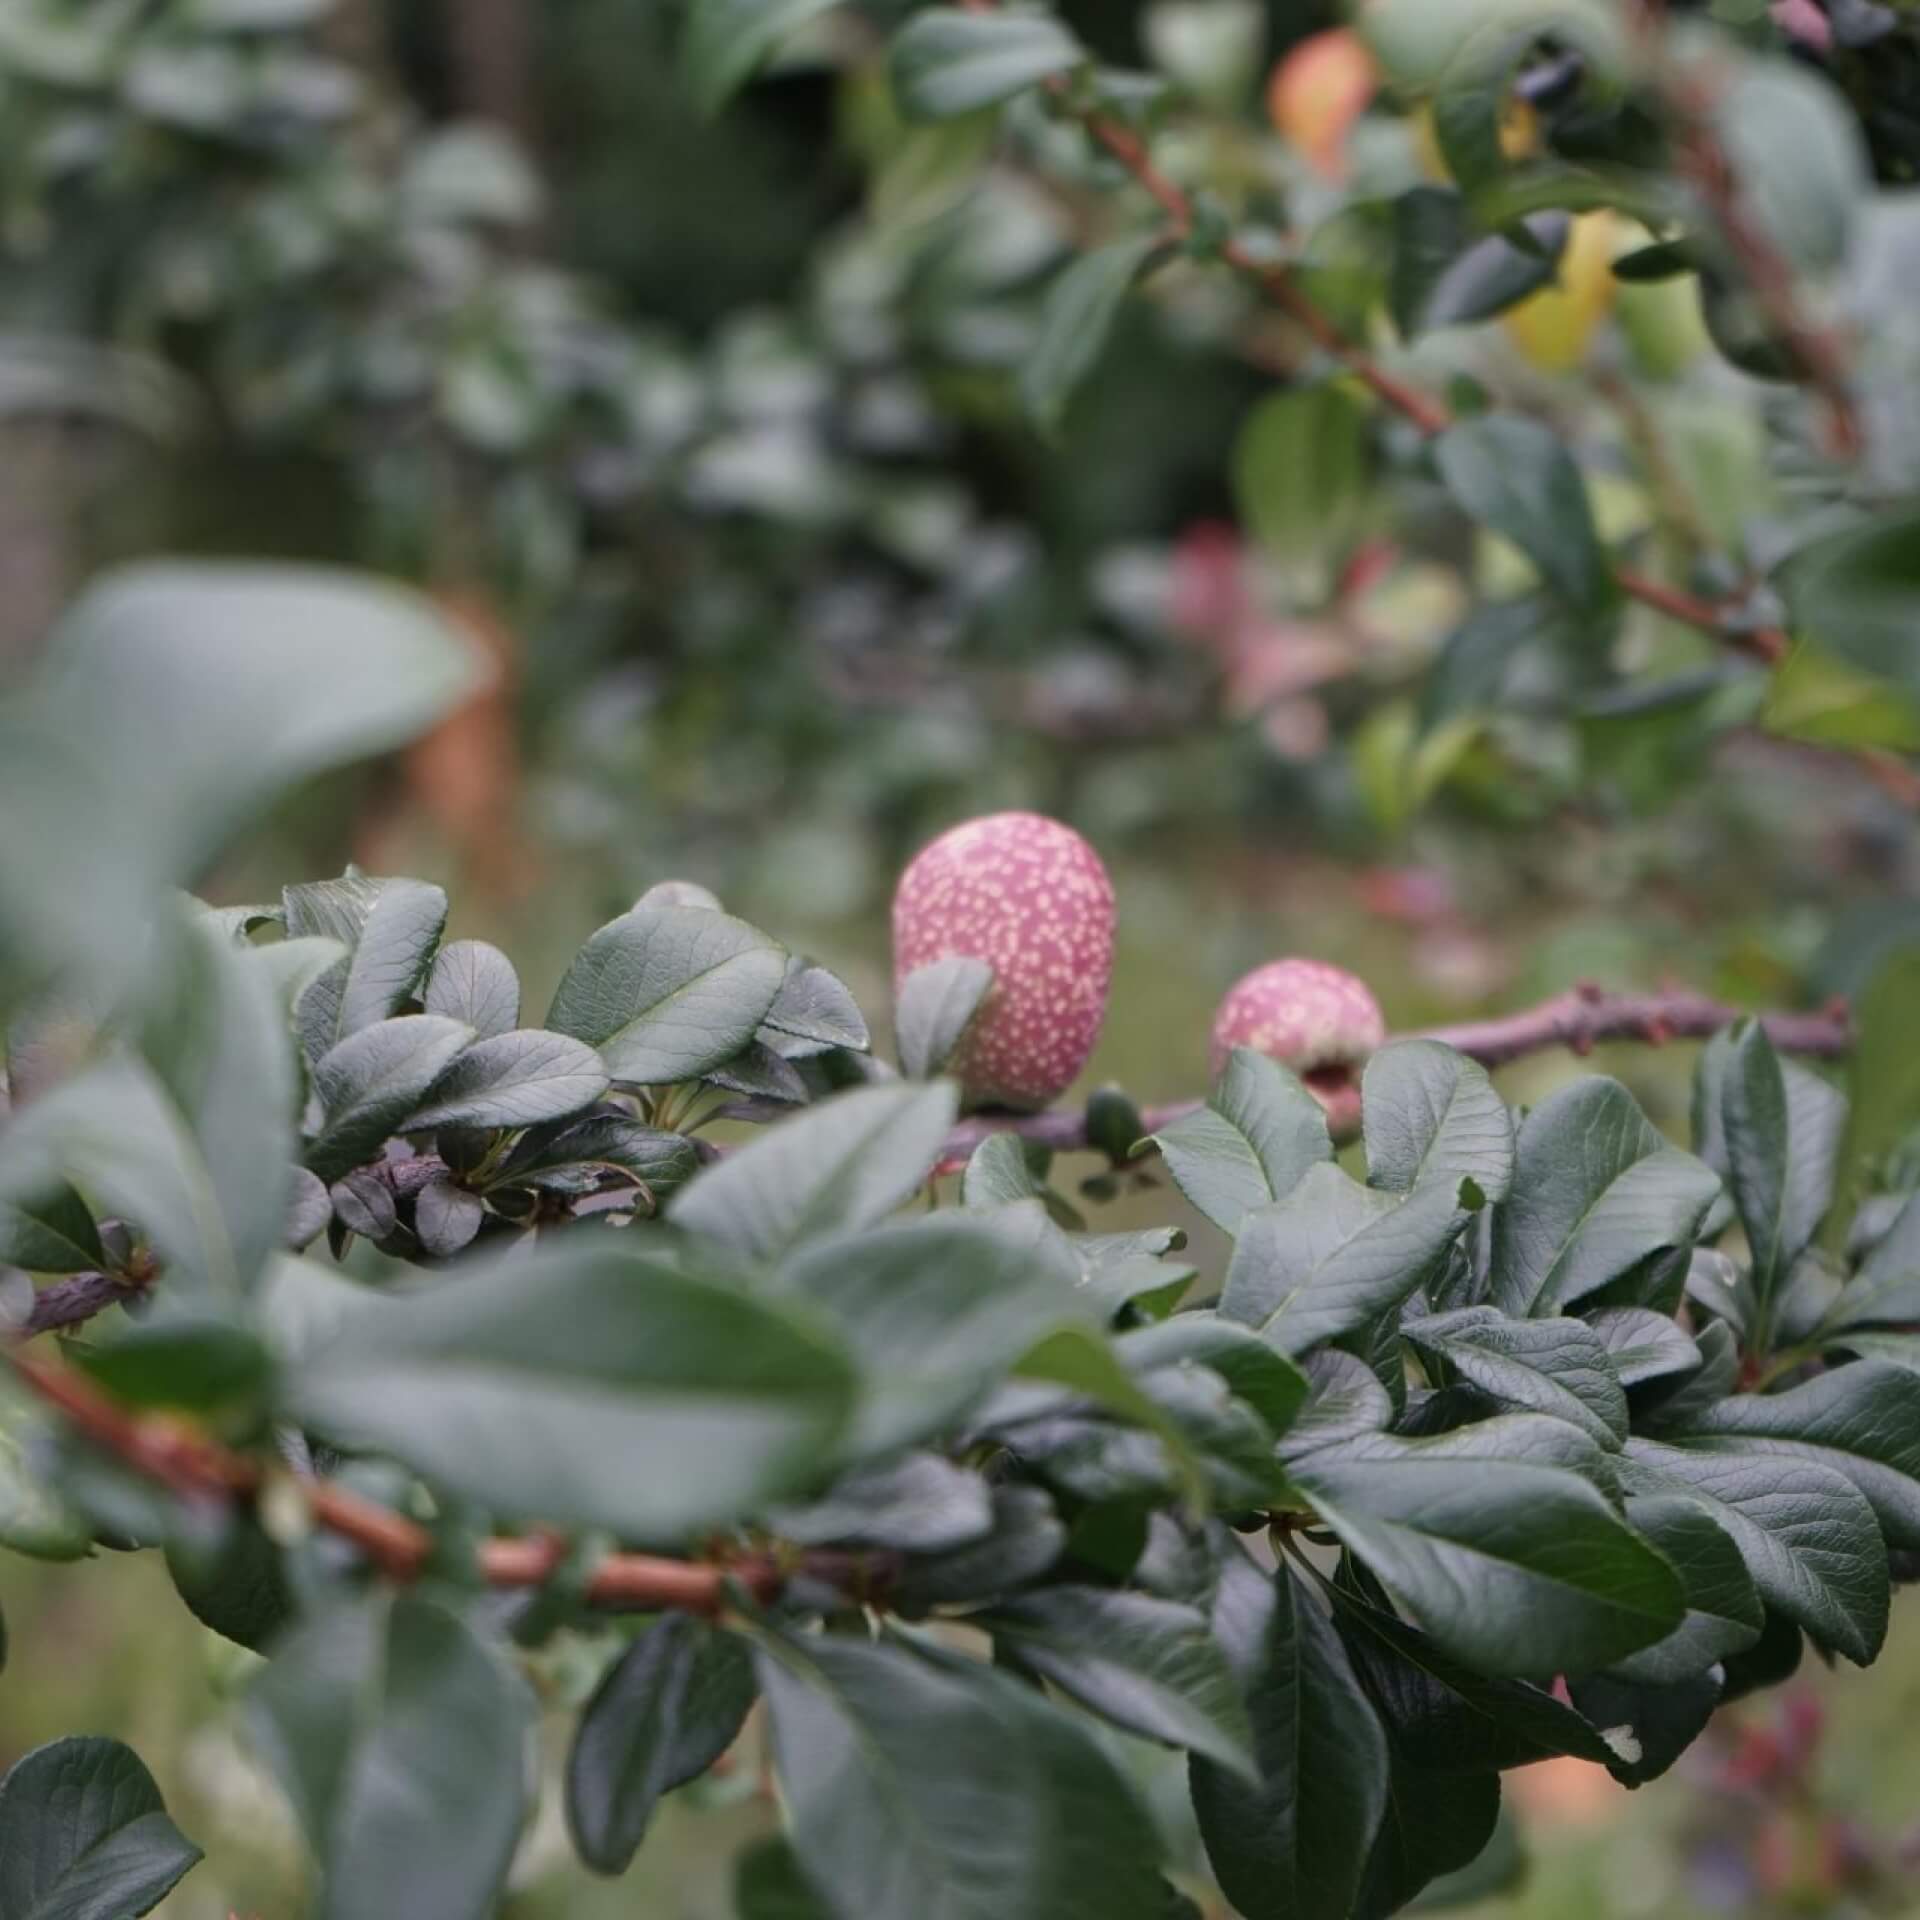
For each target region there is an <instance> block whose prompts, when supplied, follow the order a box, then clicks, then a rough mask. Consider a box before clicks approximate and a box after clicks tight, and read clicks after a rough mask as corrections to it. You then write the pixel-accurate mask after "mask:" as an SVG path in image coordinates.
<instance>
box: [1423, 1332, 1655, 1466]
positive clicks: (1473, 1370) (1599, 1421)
mask: <svg viewBox="0 0 1920 1920" xmlns="http://www.w3.org/2000/svg"><path fill="white" fill-rule="evenodd" d="M1400 1331H1401V1335H1402V1337H1403V1338H1404V1339H1405V1340H1406V1341H1407V1343H1408V1345H1409V1346H1411V1347H1412V1348H1413V1350H1414V1351H1415V1352H1416V1353H1418V1354H1419V1355H1420V1356H1421V1358H1422V1359H1423V1360H1427V1361H1429V1362H1432V1363H1437V1364H1439V1365H1441V1366H1444V1367H1445V1368H1446V1369H1447V1370H1448V1371H1449V1372H1451V1373H1452V1374H1453V1375H1455V1376H1456V1377H1457V1378H1459V1379H1460V1380H1463V1381H1465V1382H1466V1383H1467V1385H1469V1386H1471V1387H1472V1388H1474V1389H1475V1390H1476V1391H1477V1392H1479V1393H1482V1394H1484V1395H1486V1397H1487V1398H1488V1399H1490V1400H1491V1401H1493V1403H1494V1404H1495V1405H1496V1406H1498V1407H1502V1408H1505V1409H1509V1410H1512V1411H1517V1412H1529V1411H1531V1412H1535V1413H1550V1414H1552V1415H1554V1416H1555V1418H1557V1419H1561V1420H1571V1421H1572V1422H1573V1423H1574V1424H1575V1425H1576V1426H1578V1427H1580V1428H1582V1429H1583V1430H1584V1431H1585V1432H1587V1433H1589V1434H1590V1435H1592V1437H1593V1438H1594V1439H1595V1440H1597V1441H1599V1442H1600V1444H1601V1445H1602V1446H1608V1447H1610V1446H1616V1445H1618V1444H1619V1442H1620V1441H1622V1440H1624V1439H1625V1438H1626V1434H1627V1396H1626V1391H1625V1389H1624V1388H1623V1387H1622V1386H1621V1384H1620V1380H1619V1377H1618V1376H1617V1375H1616V1374H1615V1372H1614V1370H1613V1366H1612V1363H1611V1361H1610V1359H1609V1358H1608V1354H1607V1349H1606V1347H1605V1345H1604V1344H1603V1342H1602V1341H1601V1339H1600V1336H1599V1335H1598V1334H1597V1333H1595V1332H1594V1331H1593V1330H1592V1328H1590V1327H1588V1326H1587V1325H1586V1324H1585V1322H1583V1321H1580V1320H1566V1319H1550V1320H1513V1319H1509V1318H1508V1317H1507V1315H1505V1314H1504V1313H1501V1312H1500V1311H1499V1309H1498V1308H1496V1307H1462V1308H1461V1309H1459V1311H1457V1312H1455V1313H1442V1314H1434V1315H1432V1316H1430V1317H1428V1318H1426V1319H1422V1320H1408V1321H1403V1322H1402V1324H1401V1328H1400Z"/></svg>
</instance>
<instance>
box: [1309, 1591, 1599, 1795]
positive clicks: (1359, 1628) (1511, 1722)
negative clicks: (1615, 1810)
mask: <svg viewBox="0 0 1920 1920" xmlns="http://www.w3.org/2000/svg"><path fill="white" fill-rule="evenodd" d="M1333 1623H1334V1625H1335V1627H1337V1628H1338V1629H1339V1633H1340V1638H1341V1640H1342V1641H1343V1642H1344V1644H1345V1646H1346V1649H1347V1656H1348V1658H1349V1659H1350V1660H1351V1661H1352V1663H1353V1670H1354V1672H1355V1674H1356V1675H1357V1676H1358V1677H1359V1679H1360V1682H1361V1684H1362V1685H1363V1686H1364V1687H1365V1688H1366V1690H1367V1694H1368V1697H1369V1698H1370V1699H1371V1700H1372V1702H1373V1705H1374V1709H1375V1711H1376V1712H1377V1713H1378V1714H1379V1716H1380V1720H1381V1723H1382V1724H1383V1725H1384V1726H1385V1727H1386V1729H1387V1732H1388V1736H1389V1738H1390V1740H1391V1741H1392V1744H1393V1748H1394V1754H1395V1758H1396V1759H1398V1760H1399V1761H1401V1762H1402V1763H1403V1764H1405V1765H1408V1766H1412V1767H1417V1768H1419V1769H1420V1770H1422V1771H1423V1772H1429V1773H1469V1774H1477V1773H1483V1772H1501V1771H1504V1770H1505V1769H1506V1768H1508V1767H1524V1766H1530V1765H1531V1764H1532V1763H1533V1762H1534V1761H1536V1760H1549V1759H1552V1758H1554V1757H1555V1756H1556V1755H1560V1754H1572V1755H1573V1756H1575V1757H1576V1758H1577V1759H1581V1760H1592V1761H1597V1762H1599V1763H1600V1764H1601V1765H1602V1766H1604V1765H1606V1764H1607V1762H1609V1761H1610V1760H1612V1759H1613V1758H1614V1757H1615V1756H1614V1753H1613V1750H1612V1749H1611V1748H1610V1747H1609V1746H1608V1745H1607V1743H1606V1742H1605V1741H1604V1740H1603V1739H1602V1738H1601V1737H1600V1735H1599V1733H1598V1732H1597V1731H1596V1730H1595V1729H1594V1728H1593V1727H1592V1726H1590V1725H1589V1724H1588V1723H1587V1721H1586V1720H1584V1719H1583V1718H1582V1717H1581V1716H1580V1715H1579V1714H1578V1713H1576V1712H1575V1711H1574V1710H1573V1709H1572V1708H1571V1707H1568V1706H1566V1705H1564V1704H1563V1703H1562V1702H1561V1701H1560V1700H1559V1699H1558V1698H1557V1697H1556V1696H1555V1695H1554V1694H1552V1693H1550V1692H1549V1691H1548V1690H1547V1689H1546V1688H1545V1687H1536V1686H1532V1685H1530V1684H1529V1683H1528V1682H1527V1681H1525V1680H1505V1679H1498V1678H1495V1677H1493V1676H1490V1675H1488V1674H1484V1673H1476V1672H1475V1671H1474V1670H1473V1668H1472V1667H1470V1666H1468V1665H1466V1664H1465V1663H1464V1662H1462V1661H1459V1660H1456V1659H1454V1658H1452V1656H1450V1655H1449V1654H1448V1653H1447V1652H1446V1650H1445V1649H1444V1648H1442V1647H1441V1646H1439V1645H1438V1644H1437V1643H1436V1642H1435V1641H1434V1640H1433V1639H1432V1638H1431V1637H1430V1636H1429V1635H1427V1634H1424V1633H1422V1632H1421V1631H1420V1629H1419V1628H1418V1627H1414V1626H1409V1625H1408V1624H1407V1622H1406V1621H1404V1620H1402V1619H1401V1618H1400V1616H1399V1615H1398V1614H1396V1613H1393V1612H1391V1611H1389V1610H1388V1609H1387V1608H1386V1607H1385V1606H1379V1605H1375V1604H1374V1603H1373V1602H1372V1601H1371V1600H1369V1599H1368V1598H1366V1597H1364V1596H1363V1595H1362V1594H1361V1593H1359V1592H1357V1591H1355V1590H1354V1589H1353V1588H1352V1587H1351V1586H1350V1585H1349V1584H1348V1582H1347V1576H1346V1574H1345V1572H1344V1571H1343V1573H1342V1578H1341V1583H1340V1584H1339V1585H1337V1586H1336V1588H1335V1590H1334V1615H1333Z"/></svg>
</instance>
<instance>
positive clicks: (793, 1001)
mask: <svg viewBox="0 0 1920 1920" xmlns="http://www.w3.org/2000/svg"><path fill="white" fill-rule="evenodd" d="M769 1030H771V1032H772V1033H773V1034H775V1035H777V1036H778V1037H779V1044H778V1045H777V1046H776V1047H775V1049H774V1050H775V1052H777V1053H782V1054H785V1055H786V1056H787V1057H788V1058H789V1059H799V1058H802V1057H804V1056H805V1055H806V1054H807V1053H809V1052H813V1051H824V1050H826V1049H827V1048H830V1047H847V1048H850V1049H851V1050H852V1051H853V1052H855V1053H865V1052H866V1050H867V1048H868V1047H869V1046H870V1045H871V1044H872V1036H871V1035H870V1034H869V1033H868V1032H867V1022H866V1016H865V1015H864V1014H863V1013H861V1011H860V1008H859V1004H858V1003H857V1002H856V1001H855V999H854V997H853V993H852V991H851V989H850V988H849V987H848V986H847V983H846V982H845V981H844V980H842V979H841V978H840V976H839V975H838V974H835V973H829V972H828V971H827V969H826V968H825V967H820V966H815V965H813V964H811V963H810V962H808V961H805V960H798V959H792V960H789V961H788V962H787V977H786V978H785V979H784V980H783V981H782V982H781V983H780V991H779V992H778V993H777V994H775V995H774V998H773V1005H772V1006H771V1007H769V1008H768V1009H767V1017H766V1020H765V1021H764V1023H763V1024H762V1028H761V1032H762V1035H763V1036H764V1035H765V1034H766V1033H767V1032H768V1031H769Z"/></svg>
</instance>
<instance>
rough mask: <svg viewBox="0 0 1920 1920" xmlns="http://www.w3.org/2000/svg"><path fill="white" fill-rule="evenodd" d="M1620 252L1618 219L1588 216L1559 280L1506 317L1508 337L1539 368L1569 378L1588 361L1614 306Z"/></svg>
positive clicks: (1570, 244) (1576, 226)
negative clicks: (1592, 343) (1597, 332)
mask: <svg viewBox="0 0 1920 1920" xmlns="http://www.w3.org/2000/svg"><path fill="white" fill-rule="evenodd" d="M1620 251H1621V247H1620V235H1619V232H1618V230H1617V223H1616V221H1615V219H1614V216H1613V215H1612V214H1611V213H1608V212H1604V211H1603V212H1600V213H1583V214H1581V215H1579V217H1578V218H1577V219H1575V221H1574V223H1573V231H1572V232H1571V233H1569V234H1568V235H1567V246H1566V251H1565V252H1564V253H1563V254H1561V256H1560V273H1559V278H1558V281H1557V283H1556V284H1555V285H1553V286H1550V287H1542V288H1541V289H1540V291H1539V292H1538V293H1536V294H1534V295H1532V296H1531V297H1530V298H1528V299H1525V300H1523V301H1521V303H1520V304H1519V305H1518V306H1517V307H1513V308H1511V309H1509V311H1508V312H1507V314H1506V315H1505V324H1506V329H1507V333H1508V335H1509V336H1510V338H1511V339H1512V340H1513V343H1514V345H1515V346H1517V347H1518V348H1519V349H1520V351H1521V352H1522V353H1523V354H1525V355H1526V357H1527V358H1528V359H1529V360H1531V361H1532V362H1533V364H1534V365H1535V366H1536V367H1541V368H1543V369H1545V371H1547V372H1548V373H1565V372H1566V371H1567V370H1568V369H1569V368H1572V367H1577V366H1579V364H1580V363H1581V362H1582V361H1583V360H1584V359H1585V358H1586V357H1587V346H1588V343H1589V342H1590V341H1591V340H1592V338H1593V335H1594V331H1595V329H1596V328H1598V326H1599V325H1600V323H1601V321H1602V320H1604V319H1605V318H1606V317H1607V312H1608V309H1609V308H1610V307H1611V306H1612V305H1613V299H1614V291H1615V289H1616V287H1617V286H1618V284H1619V283H1618V282H1617V281H1616V280H1615V279H1614V277H1613V262H1614V258H1615V256H1616V255H1617V254H1618V253H1619V252H1620Z"/></svg>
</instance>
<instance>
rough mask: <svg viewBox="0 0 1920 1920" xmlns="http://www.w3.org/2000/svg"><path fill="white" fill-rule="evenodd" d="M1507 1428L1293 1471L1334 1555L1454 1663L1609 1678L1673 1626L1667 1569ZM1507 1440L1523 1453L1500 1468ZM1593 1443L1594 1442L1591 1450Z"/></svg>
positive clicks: (1531, 1433) (1370, 1448) (1522, 1429)
mask: <svg viewBox="0 0 1920 1920" xmlns="http://www.w3.org/2000/svg"><path fill="white" fill-rule="evenodd" d="M1549 1429H1558V1430H1559V1431H1560V1432H1561V1433H1563V1434H1566V1435H1568V1436H1570V1437H1577V1436H1578V1429H1576V1428H1573V1427H1571V1426H1569V1425H1567V1424H1566V1423H1565V1422H1562V1421H1556V1420H1548V1421H1543V1422H1539V1423H1538V1424H1537V1425H1532V1424H1530V1423H1529V1421H1528V1418H1527V1416H1511V1415H1509V1416H1502V1417H1500V1418H1498V1419H1495V1420H1491V1421H1486V1422H1483V1423H1481V1424H1480V1425H1479V1426H1477V1427H1470V1428H1466V1429H1463V1430H1462V1431H1461V1432H1460V1433H1457V1434H1441V1435H1438V1436H1436V1437H1435V1438H1432V1439H1427V1440H1394V1439H1390V1438H1389V1437H1387V1436H1384V1435H1383V1436H1375V1437H1374V1438H1373V1439H1371V1440H1358V1441H1350V1442H1347V1443H1346V1444H1344V1445H1342V1446H1338V1447H1327V1448H1322V1449H1320V1450H1318V1451H1316V1452H1314V1453H1311V1454H1308V1455H1307V1456H1305V1457H1304V1458H1301V1459H1296V1460H1294V1461H1293V1462H1291V1464H1290V1465H1289V1468H1288V1472H1289V1474H1290V1475H1291V1476H1292V1478H1293V1479H1294V1480H1295V1481H1296V1482H1297V1483H1298V1485H1299V1486H1300V1488H1301V1490H1302V1491H1303V1492H1304V1493H1305V1494H1306V1495H1307V1497H1308V1498H1309V1499H1310V1500H1311V1501H1312V1503H1313V1506H1314V1509H1315V1511H1316V1512H1317V1513H1319V1515H1320V1517H1321V1518H1322V1520H1324V1521H1325V1523H1326V1524H1327V1525H1328V1526H1329V1527H1331V1528H1332V1530H1333V1531H1334V1533H1336V1534H1337V1535H1338V1536H1339V1538H1340V1540H1341V1543H1342V1544H1343V1545H1344V1546H1345V1547H1346V1548H1347V1549H1348V1550H1349V1551H1350V1552H1351V1553H1353V1554H1354V1555H1355V1556H1356V1557H1357V1558H1358V1559H1359V1560H1360V1561H1361V1562H1362V1563H1363V1564H1364V1565H1366V1566H1367V1567H1368V1568H1369V1569H1370V1570H1371V1571H1372V1572H1373V1573H1374V1574H1375V1575H1377V1576H1378V1578H1379V1579H1380V1581H1381V1583H1382V1584H1383V1585H1384V1586H1385V1587H1386V1589H1387V1590H1388V1592H1389V1593H1391V1594H1392V1595H1393V1597H1394V1598H1395V1600H1396V1601H1398V1602H1399V1603H1400V1605H1401V1606H1403V1607H1404V1608H1405V1609H1406V1611H1407V1612H1408V1613H1409V1614H1411V1615H1412V1617H1413V1618H1414V1619H1415V1621H1417V1622H1418V1623H1419V1625H1420V1626H1422V1627H1424V1628H1425V1629H1426V1631H1427V1632H1428V1633H1429V1634H1431V1635H1432V1636H1433V1638H1434V1639H1435V1640H1436V1641H1438V1642H1439V1643H1440V1645H1441V1646H1442V1647H1443V1648H1444V1649H1445V1650H1446V1651H1448V1652H1449V1653H1452V1654H1453V1655H1455V1656H1456V1657H1457V1658H1459V1659H1461V1660H1464V1661H1466V1662H1468V1663H1469V1664H1470V1665H1473V1666H1476V1667H1478V1668H1479V1669H1480V1670H1481V1671H1483V1672H1486V1673H1490V1674H1511V1675H1514V1676H1516V1677H1520V1678H1534V1679H1539V1678H1543V1677H1545V1676H1548V1675H1551V1674H1554V1673H1558V1672H1561V1671H1563V1670H1565V1669H1567V1668H1590V1667H1595V1666H1606V1665H1609V1664H1611V1663H1612V1662H1613V1661H1615V1660H1618V1659H1621V1658H1623V1657H1624V1656H1625V1655H1627V1654H1630V1653H1632V1652H1634V1651H1636V1650H1637V1649H1638V1648H1640V1647H1644V1646H1649V1645H1651V1644H1652V1643H1653V1642H1654V1641H1655V1640H1658V1639H1661V1638H1663V1637H1664V1636H1665V1635H1666V1634H1668V1633H1670V1632H1671V1631H1672V1630H1673V1629H1674V1628H1675V1627H1676V1626H1678V1625H1679V1624H1680V1618H1681V1613H1682V1593H1681V1588H1680V1583H1679V1581H1678V1579H1677V1577H1676V1576H1675V1574H1674V1572H1673V1570H1672V1569H1671V1568H1670V1567H1669V1566H1668V1565H1667V1564H1666V1562H1665V1561H1664V1560H1663V1559H1661V1558H1660V1556H1659V1555H1658V1554H1657V1553H1656V1552H1654V1551H1653V1549H1651V1548H1650V1547H1648V1546H1647V1545H1646V1544H1645V1542H1643V1541H1642V1540H1641V1539H1640V1538H1639V1537H1638V1536H1637V1535H1636V1534H1634V1533H1633V1532H1632V1531H1631V1530H1629V1529H1628V1528H1627V1527H1626V1526H1625V1525H1623V1524H1622V1523H1621V1521H1620V1520H1619V1519H1618V1518H1617V1517H1616V1515H1615V1514H1614V1512H1613V1510H1612V1508H1611V1507H1609V1505H1608V1504H1607V1502H1606V1500H1605V1498H1604V1497H1603V1496H1602V1495H1601V1494H1600V1493H1599V1492H1597V1491H1596V1490H1595V1488H1594V1487H1593V1486H1591V1485H1590V1484H1588V1482H1587V1481H1585V1480H1583V1479H1580V1478H1578V1477H1576V1475H1575V1474H1573V1473H1571V1472H1568V1471H1566V1470H1565V1468H1564V1466H1562V1465H1547V1464H1541V1463H1540V1457H1539V1456H1538V1454H1536V1453H1535V1452H1534V1450H1533V1443H1534V1442H1536V1441H1542V1440H1545V1439H1547V1438H1548V1437H1550V1436H1549V1434H1548V1432H1547V1430H1549ZM1507 1436H1511V1437H1512V1440H1513V1451H1514V1452H1515V1453H1516V1454H1517V1455H1519V1456H1520V1457H1514V1458H1500V1457H1497V1456H1496V1453H1495V1451H1494V1450H1495V1449H1498V1448H1499V1447H1500V1446H1501V1444H1502V1441H1503V1439H1505V1438H1506V1437H1507ZM1588 1444H1590V1443H1588Z"/></svg>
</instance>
